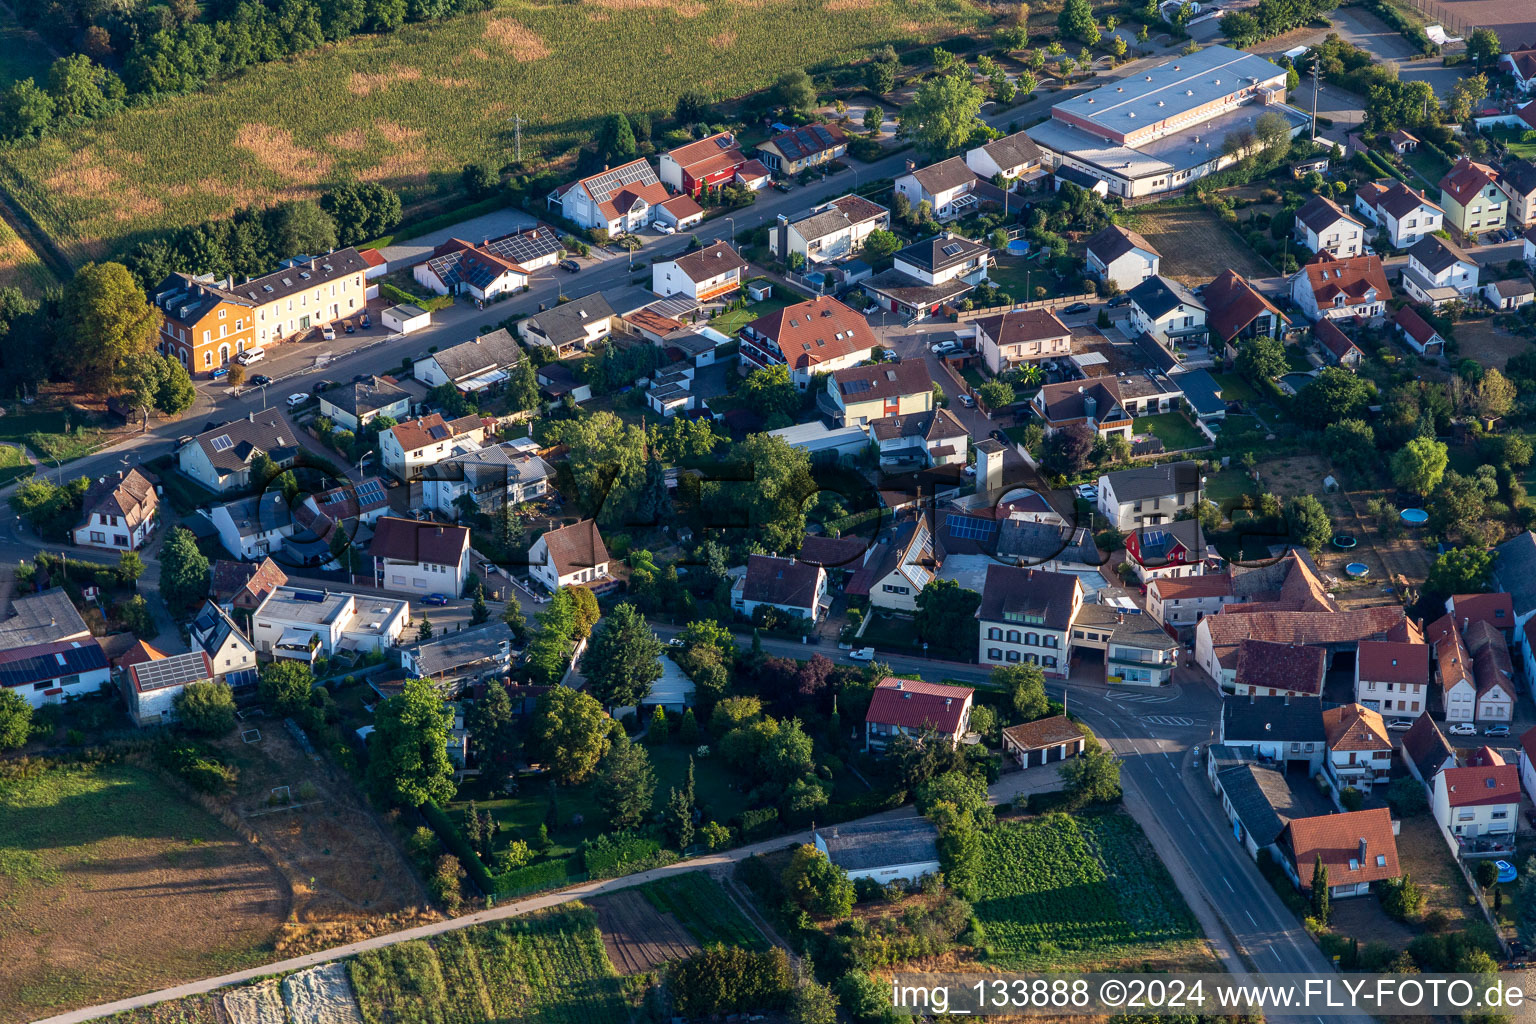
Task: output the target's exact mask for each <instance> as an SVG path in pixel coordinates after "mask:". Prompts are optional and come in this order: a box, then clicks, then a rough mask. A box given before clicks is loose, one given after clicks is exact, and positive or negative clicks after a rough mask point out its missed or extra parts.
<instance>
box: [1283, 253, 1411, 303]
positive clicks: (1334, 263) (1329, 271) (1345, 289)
mask: <svg viewBox="0 0 1536 1024" xmlns="http://www.w3.org/2000/svg"><path fill="white" fill-rule="evenodd" d="M1303 269H1304V270H1305V271H1306V275H1307V283H1308V285H1310V286H1311V288H1312V294H1313V295H1314V296H1316V297H1317V304H1318V305H1319V306H1322V307H1328V306H1332V305H1333V297H1334V296H1335V295H1339V294H1343V295H1344V296H1345V297H1347V298H1348V299H1350V300H1352V301H1355V302H1358V301H1360V300H1361V299H1363V298H1364V297H1365V294H1366V292H1367V291H1369V290H1370V289H1372V288H1374V289H1376V296H1377V298H1379V299H1381V300H1382V301H1383V302H1385V301H1386V300H1387V299H1388V298H1390V297H1391V295H1392V289H1391V288H1390V287H1388V285H1387V273H1386V271H1385V270H1383V269H1382V266H1381V257H1379V256H1376V255H1374V254H1372V255H1366V256H1350V257H1348V258H1347V259H1342V260H1341V259H1337V258H1335V257H1333V256H1330V255H1329V254H1328V253H1326V252H1323V253H1318V254H1317V255H1316V256H1314V257H1313V258H1312V259H1310V260H1308V261H1307V265H1306V266H1305V267H1304V268H1303Z"/></svg>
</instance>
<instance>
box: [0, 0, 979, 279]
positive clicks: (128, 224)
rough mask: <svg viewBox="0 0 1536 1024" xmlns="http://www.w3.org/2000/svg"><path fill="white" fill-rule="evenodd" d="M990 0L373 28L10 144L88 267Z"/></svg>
mask: <svg viewBox="0 0 1536 1024" xmlns="http://www.w3.org/2000/svg"><path fill="white" fill-rule="evenodd" d="M982 17H983V16H982V14H981V13H980V12H979V11H978V10H977V9H976V8H975V7H974V6H972V4H971V3H970V0H863V2H860V3H858V4H847V3H844V2H840V0H582V2H579V3H558V2H530V0H506V2H504V3H502V4H501V5H500V6H499V7H497V8H496V9H495V10H492V11H489V12H486V13H484V14H477V15H469V16H466V17H462V18H458V19H454V20H452V21H448V22H442V23H437V24H420V25H410V26H407V27H405V28H402V29H400V30H399V31H397V32H394V33H391V34H387V35H375V36H358V37H355V38H353V39H351V40H349V41H347V42H344V43H341V44H337V45H332V46H327V47H324V48H322V49H320V50H317V51H314V52H313V53H310V54H308V55H305V56H303V57H298V58H294V59H292V60H288V61H282V62H278V63H273V64H267V65H263V66H259V67H255V68H252V69H250V70H248V71H246V72H245V73H243V74H242V75H240V76H239V77H237V78H235V79H232V80H230V81H227V82H223V83H221V84H218V85H215V86H212V87H210V88H209V89H207V90H205V91H203V92H199V93H196V94H193V95H188V96H182V97H178V98H173V99H170V100H167V101H165V102H163V103H160V104H155V105H152V106H145V107H139V108H134V109H131V110H128V111H126V112H124V113H123V114H120V115H118V116H116V117H114V118H111V119H109V120H106V121H102V122H98V123H95V124H91V125H88V126H86V127H83V128H81V129H79V130H77V131H74V132H71V133H69V134H66V135H63V136H59V137H54V138H48V139H44V140H41V141H39V142H36V143H32V144H28V145H25V146H20V147H17V148H15V149H12V150H8V151H6V152H5V153H4V154H3V156H0V187H4V188H5V189H6V190H7V191H8V192H10V194H11V195H12V197H13V198H14V199H15V200H16V201H17V202H18V203H19V204H20V205H22V206H24V207H25V208H26V209H27V211H28V212H29V213H30V214H31V215H32V216H33V217H34V218H35V219H36V220H37V222H38V223H39V224H41V225H42V226H43V229H44V230H45V231H47V232H48V233H49V235H50V236H51V237H52V238H53V240H54V241H55V242H56V243H57V244H58V245H59V247H60V248H61V249H62V250H63V251H64V252H65V253H66V254H67V255H68V257H69V258H70V259H71V260H72V261H74V262H76V263H79V262H84V261H85V260H89V259H100V258H104V257H108V256H112V255H117V254H120V253H122V252H123V251H124V250H125V249H127V248H129V247H130V246H131V245H132V243H133V242H134V241H135V240H137V239H138V238H142V237H144V235H145V234H146V233H150V232H157V231H161V230H164V229H166V228H170V227H176V226H180V225H185V224H190V223H196V222H199V221H201V220H204V219H207V218H209V217H214V216H219V215H222V214H225V213H228V212H230V211H232V210H234V209H237V208H239V207H241V206H245V205H250V204H261V205H265V204H270V203H273V202H276V201H280V200H283V199H289V198H294V197H301V196H311V195H314V194H316V193H317V192H318V191H319V188H320V186H322V185H324V184H326V183H328V182H333V181H337V180H340V179H343V178H346V177H349V176H355V177H356V178H358V179H360V180H363V181H378V182H382V183H384V184H387V185H389V186H391V187H394V188H397V189H399V190H401V191H402V193H403V197H404V198H405V199H406V201H407V202H408V203H409V202H412V201H414V200H417V199H420V198H422V197H424V196H426V195H428V194H430V193H432V192H433V191H435V190H436V188H437V187H438V186H439V185H441V184H442V183H443V182H444V180H445V179H447V178H450V177H453V176H456V175H457V173H458V171H459V169H460V168H461V167H462V166H463V165H464V164H465V163H466V162H469V161H472V160H483V159H485V160H493V161H496V162H498V163H500V162H504V161H506V160H508V159H509V158H510V154H511V151H512V126H511V123H510V122H511V118H512V117H513V115H514V114H516V115H520V116H521V117H522V119H523V123H524V129H523V153H524V157H525V158H528V157H529V156H530V154H531V155H532V156H533V157H534V158H535V159H536V160H539V159H542V160H551V161H553V160H559V159H561V158H563V157H565V156H567V155H569V154H570V153H571V152H572V151H573V150H574V149H575V148H576V147H578V146H580V145H581V144H582V143H583V142H585V141H587V140H589V139H591V138H592V136H593V134H594V133H595V130H596V128H597V125H598V122H599V120H600V118H601V117H603V116H604V115H605V114H607V113H610V112H612V111H625V112H628V113H638V112H642V111H649V112H651V113H652V114H653V115H660V114H664V113H666V114H669V113H670V111H671V109H672V106H673V103H674V101H675V100H676V98H677V96H678V95H679V94H680V93H681V92H683V91H685V90H687V89H692V88H697V89H702V90H704V91H706V92H708V93H709V94H711V95H713V96H715V97H719V98H726V97H733V96H739V95H743V94H746V93H749V92H752V91H754V90H756V89H760V88H763V87H765V86H767V85H769V84H771V83H772V82H773V81H774V80H775V79H776V78H777V77H778V76H779V75H780V74H782V73H783V72H785V71H787V70H790V69H792V68H814V67H816V66H818V65H822V64H826V63H836V62H845V61H847V60H850V59H853V58H856V57H859V56H862V55H863V54H865V53H867V52H868V51H869V50H870V49H871V48H873V47H874V46H877V45H880V44H882V43H885V42H895V43H901V42H904V41H926V40H935V39H939V38H943V37H945V36H948V35H951V34H953V33H954V32H956V31H959V30H961V29H963V28H967V27H971V26H974V25H976V24H978V23H979V22H980V21H981V20H982Z"/></svg>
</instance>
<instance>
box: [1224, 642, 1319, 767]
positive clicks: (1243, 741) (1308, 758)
mask: <svg viewBox="0 0 1536 1024" xmlns="http://www.w3.org/2000/svg"><path fill="white" fill-rule="evenodd" d="M1220 617H1221V616H1217V618H1220ZM1218 738H1219V739H1220V741H1221V742H1222V743H1224V744H1225V745H1227V746H1229V747H1232V748H1234V749H1236V750H1238V751H1240V752H1242V753H1243V754H1244V755H1245V756H1247V757H1251V758H1256V759H1261V760H1265V761H1269V762H1271V763H1273V764H1274V765H1275V766H1276V767H1277V768H1280V769H1282V770H1289V769H1291V768H1298V769H1301V770H1302V771H1305V772H1306V773H1307V775H1308V776H1312V775H1316V774H1317V773H1318V772H1320V771H1322V770H1323V762H1324V761H1325V760H1327V753H1328V737H1327V733H1326V732H1325V731H1324V729H1323V705H1322V701H1321V700H1320V699H1319V698H1317V697H1259V696H1247V697H1230V698H1227V699H1226V700H1224V701H1222V705H1221V733H1220V736H1219V737H1218Z"/></svg>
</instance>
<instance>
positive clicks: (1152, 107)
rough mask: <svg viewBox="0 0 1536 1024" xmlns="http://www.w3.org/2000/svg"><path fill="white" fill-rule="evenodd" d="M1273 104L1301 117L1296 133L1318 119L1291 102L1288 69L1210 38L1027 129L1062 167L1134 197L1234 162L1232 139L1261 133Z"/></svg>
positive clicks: (1294, 122) (1294, 124)
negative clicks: (1229, 150)
mask: <svg viewBox="0 0 1536 1024" xmlns="http://www.w3.org/2000/svg"><path fill="white" fill-rule="evenodd" d="M1269 110H1273V111H1277V112H1279V113H1280V114H1283V115H1284V116H1285V117H1286V119H1287V120H1289V121H1290V122H1291V134H1292V135H1293V136H1294V135H1296V134H1298V133H1300V132H1301V130H1302V129H1303V128H1305V127H1306V126H1307V124H1308V117H1307V115H1306V114H1304V113H1302V112H1301V111H1299V110H1297V109H1295V108H1294V107H1290V106H1287V105H1286V103H1285V69H1284V68H1282V67H1280V66H1279V65H1277V64H1273V63H1271V62H1270V61H1267V60H1265V59H1264V58H1263V57H1258V56H1255V55H1253V54H1251V53H1244V52H1243V51H1241V50H1234V49H1232V48H1231V47H1228V46H1207V47H1206V48H1205V49H1203V50H1199V51H1197V52H1195V53H1193V54H1188V55H1186V56H1181V57H1174V58H1173V59H1172V60H1170V61H1168V62H1167V63H1166V64H1160V65H1158V66H1157V67H1155V68H1152V69H1150V70H1148V71H1143V72H1138V73H1137V74H1134V75H1131V76H1129V77H1127V78H1124V79H1121V80H1119V81H1117V82H1112V83H1110V84H1109V85H1105V86H1102V87H1100V88H1098V89H1095V90H1094V91H1093V92H1090V93H1087V94H1084V95H1081V96H1074V97H1073V98H1072V99H1069V100H1065V101H1063V102H1061V103H1058V104H1056V105H1055V106H1054V107H1052V108H1051V119H1050V120H1049V121H1045V122H1043V123H1041V124H1037V125H1035V126H1034V127H1033V128H1030V129H1028V130H1027V134H1028V135H1029V137H1030V138H1031V139H1033V140H1034V141H1035V144H1036V145H1038V146H1039V147H1040V148H1041V149H1042V150H1045V151H1046V152H1047V153H1049V154H1050V157H1051V161H1052V163H1053V164H1054V165H1055V167H1056V168H1057V169H1061V168H1064V167H1066V168H1073V169H1075V170H1077V171H1080V172H1082V173H1084V174H1088V175H1090V176H1092V177H1094V178H1097V179H1099V180H1101V181H1103V182H1105V183H1106V184H1107V185H1108V186H1109V193H1110V195H1117V196H1124V197H1126V198H1131V197H1135V196H1145V195H1153V194H1156V193H1159V192H1171V191H1174V190H1176V189H1181V188H1183V187H1184V186H1186V185H1188V184H1189V183H1190V182H1192V181H1194V180H1196V179H1197V178H1203V177H1205V176H1206V175H1207V174H1211V173H1214V172H1215V171H1218V170H1220V169H1221V168H1222V167H1225V166H1226V165H1228V164H1230V163H1233V162H1234V161H1235V159H1236V158H1235V157H1231V156H1224V155H1223V153H1222V143H1223V142H1224V141H1225V140H1226V138H1227V136H1229V135H1232V134H1234V133H1238V132H1243V131H1252V130H1253V126H1254V122H1256V121H1257V120H1258V118H1259V115H1261V114H1263V113H1265V112H1266V111H1269Z"/></svg>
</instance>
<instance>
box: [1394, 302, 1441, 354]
mask: <svg viewBox="0 0 1536 1024" xmlns="http://www.w3.org/2000/svg"><path fill="white" fill-rule="evenodd" d="M1392 324H1393V326H1395V327H1396V328H1397V334H1398V337H1399V338H1401V339H1402V342H1403V344H1404V345H1407V346H1408V347H1409V348H1411V349H1413V350H1414V351H1415V352H1417V353H1418V354H1419V355H1421V356H1430V357H1434V356H1438V355H1441V354H1442V353H1444V352H1445V338H1443V337H1441V335H1440V332H1439V331H1437V330H1435V329H1434V327H1433V326H1431V325H1430V323H1429V321H1427V320H1425V319H1424V318H1423V317H1422V316H1420V315H1419V312H1418V310H1416V309H1414V308H1413V307H1412V306H1404V307H1403V308H1401V309H1399V310H1398V311H1397V312H1396V313H1395V314H1393V316H1392Z"/></svg>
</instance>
